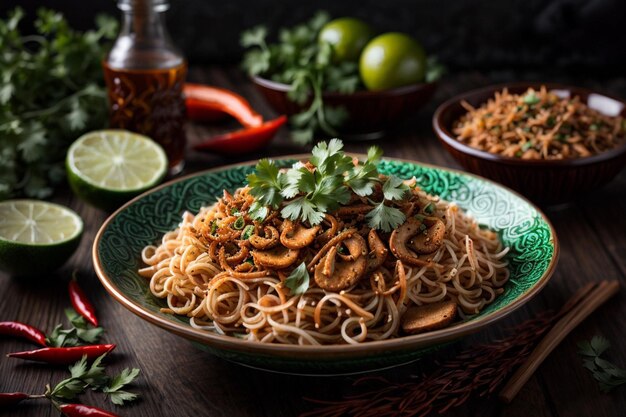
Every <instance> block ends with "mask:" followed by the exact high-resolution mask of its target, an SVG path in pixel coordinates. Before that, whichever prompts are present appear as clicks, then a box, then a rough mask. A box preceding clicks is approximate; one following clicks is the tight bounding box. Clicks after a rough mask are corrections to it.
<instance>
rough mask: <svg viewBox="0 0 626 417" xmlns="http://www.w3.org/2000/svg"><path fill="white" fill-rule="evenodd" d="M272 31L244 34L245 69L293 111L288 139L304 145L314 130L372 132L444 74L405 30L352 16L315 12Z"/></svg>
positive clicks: (277, 103)
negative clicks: (386, 29)
mask: <svg viewBox="0 0 626 417" xmlns="http://www.w3.org/2000/svg"><path fill="white" fill-rule="evenodd" d="M270 35H271V34H270V33H269V31H268V29H267V28H266V27H264V26H258V27H255V28H252V29H250V30H247V31H245V32H243V33H242V36H241V44H242V46H244V47H246V48H248V51H247V52H246V53H245V55H244V59H243V67H244V69H245V70H246V71H247V72H248V73H249V74H250V75H251V76H252V78H253V81H254V82H255V83H256V84H257V86H258V87H259V89H260V90H261V92H262V93H263V94H264V95H265V97H266V98H267V100H268V101H269V102H270V104H271V105H272V106H273V107H274V108H275V109H276V110H277V111H278V112H280V113H286V114H288V115H290V116H291V119H290V121H291V125H292V127H293V129H292V136H293V139H294V141H296V142H297V143H301V144H305V143H309V142H311V141H312V140H313V139H314V137H315V133H316V132H319V131H321V132H323V133H325V134H327V135H329V136H336V135H337V133H338V131H340V132H341V133H344V134H346V133H347V134H348V135H349V134H357V135H359V136H360V138H364V137H365V136H367V137H368V138H374V136H376V135H374V136H372V134H373V133H380V132H382V131H384V130H386V129H388V128H389V127H390V126H391V125H393V124H394V123H395V122H397V121H398V120H400V119H401V118H402V117H403V116H406V114H407V113H408V112H409V111H410V110H414V109H415V108H417V107H418V106H419V105H421V104H423V103H425V102H426V101H427V99H428V98H430V96H431V95H432V93H433V92H434V89H433V88H432V87H433V83H434V82H435V81H436V80H437V79H438V78H439V77H440V76H441V75H442V73H443V68H442V66H441V65H439V64H438V63H437V62H436V60H435V58H434V57H430V58H428V57H427V56H426V54H425V52H424V49H423V48H422V46H421V45H420V44H419V43H418V42H417V41H416V40H414V39H412V38H411V37H409V36H408V35H406V34H402V33H395V32H394V33H385V34H382V35H378V36H376V32H375V30H374V29H373V28H371V27H370V26H369V25H368V24H367V23H366V22H364V21H362V20H359V19H356V18H352V17H344V18H339V19H335V20H331V19H330V16H329V15H328V14H327V13H325V12H319V13H317V14H316V15H315V16H314V17H313V18H311V19H310V20H309V21H308V22H305V23H302V24H299V25H296V26H294V27H292V28H282V29H280V30H279V32H278V40H277V41H276V42H270V41H269V40H268V38H269V36H270ZM381 57H382V59H381ZM344 136H345V135H344ZM347 137H348V138H349V136H347Z"/></svg>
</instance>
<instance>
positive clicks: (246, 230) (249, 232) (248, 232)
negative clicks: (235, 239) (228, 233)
mask: <svg viewBox="0 0 626 417" xmlns="http://www.w3.org/2000/svg"><path fill="white" fill-rule="evenodd" d="M253 233H254V225H252V224H249V225H247V226H246V227H245V228H244V229H243V232H241V239H242V240H248V239H250V236H252V234H253Z"/></svg>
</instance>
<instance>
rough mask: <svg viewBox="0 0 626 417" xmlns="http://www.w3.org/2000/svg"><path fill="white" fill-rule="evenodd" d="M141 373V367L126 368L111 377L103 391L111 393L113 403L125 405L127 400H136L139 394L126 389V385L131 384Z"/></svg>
mask: <svg viewBox="0 0 626 417" xmlns="http://www.w3.org/2000/svg"><path fill="white" fill-rule="evenodd" d="M138 375H139V369H137V368H133V369H129V368H126V369H124V370H123V371H122V372H121V373H120V374H118V375H116V376H115V377H113V378H112V379H111V381H110V382H109V384H108V385H107V386H106V387H104V388H103V389H102V391H103V392H104V393H106V394H108V395H109V399H110V400H111V402H112V403H113V404H117V405H124V403H125V402H129V401H134V400H136V399H137V398H138V395H137V394H135V393H132V392H128V391H124V390H122V388H124V387H125V386H126V385H129V384H131V383H132V382H133V381H134V380H135V378H137V376H138Z"/></svg>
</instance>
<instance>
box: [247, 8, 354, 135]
mask: <svg viewBox="0 0 626 417" xmlns="http://www.w3.org/2000/svg"><path fill="white" fill-rule="evenodd" d="M329 21H330V16H329V15H328V13H326V12H318V13H317V14H315V15H314V16H313V18H311V19H310V20H309V21H308V22H306V23H303V24H300V25H297V26H295V27H293V28H289V29H287V28H283V29H281V30H280V33H279V42H278V43H273V44H269V43H268V41H267V36H268V31H267V28H266V27H265V26H257V27H254V28H252V29H249V30H247V31H245V32H243V33H242V34H241V39H240V43H241V45H242V46H243V47H245V48H251V49H250V50H249V51H248V52H246V54H245V56H244V59H243V67H244V69H245V70H246V71H247V72H248V73H249V74H250V75H266V76H269V77H270V78H271V79H272V80H274V81H277V82H281V83H285V84H289V85H290V87H291V88H290V90H289V92H288V97H289V99H291V100H292V101H294V102H296V103H298V104H301V105H302V104H305V103H307V101H310V104H309V106H308V108H307V109H306V110H304V111H303V112H301V113H299V114H297V115H295V116H293V117H292V118H291V123H292V124H293V126H294V127H295V129H294V130H293V131H292V136H293V139H294V141H295V142H297V143H300V144H306V143H310V142H312V141H313V135H314V133H315V131H316V130H318V129H319V130H322V131H323V132H325V133H327V134H328V135H330V136H335V135H337V131H336V128H337V127H338V126H340V125H341V123H342V122H343V121H344V120H345V119H346V117H347V113H346V111H345V109H343V108H340V107H337V108H332V107H329V106H327V105H325V104H324V101H323V99H322V91H337V92H341V93H353V92H354V91H356V90H357V89H358V88H360V87H362V83H361V80H360V77H359V72H358V65H357V64H356V63H354V62H345V63H341V64H337V65H335V64H332V62H331V56H332V47H331V45H330V44H328V43H324V42H318V39H317V38H318V34H319V32H320V30H321V29H322V27H323V26H324V25H325V24H326V23H328V22H329Z"/></svg>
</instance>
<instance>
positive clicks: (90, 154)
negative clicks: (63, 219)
mask: <svg viewBox="0 0 626 417" xmlns="http://www.w3.org/2000/svg"><path fill="white" fill-rule="evenodd" d="M65 162H66V168H67V178H68V181H69V183H70V186H71V187H72V190H73V191H74V193H75V194H76V195H77V196H79V197H80V198H82V199H83V200H85V201H86V202H88V203H90V204H92V205H94V206H96V207H99V208H101V209H104V210H114V209H116V208H117V207H119V206H120V205H122V204H123V203H125V202H126V201H128V200H130V199H131V198H132V197H134V196H136V195H138V194H141V193H142V192H144V191H146V190H148V189H150V188H152V187H154V186H155V185H157V184H158V183H159V182H161V180H162V179H163V177H164V176H165V174H166V173H167V157H166V156H165V152H164V151H163V149H162V148H161V146H159V145H158V144H157V143H156V142H154V141H153V140H152V139H150V138H148V137H146V136H142V135H139V134H137V133H132V132H128V131H126V130H98V131H94V132H89V133H86V134H84V135H83V136H81V137H80V138H78V139H77V140H76V142H74V143H73V144H72V146H70V149H69V150H68V151H67V159H66V161H65Z"/></svg>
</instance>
